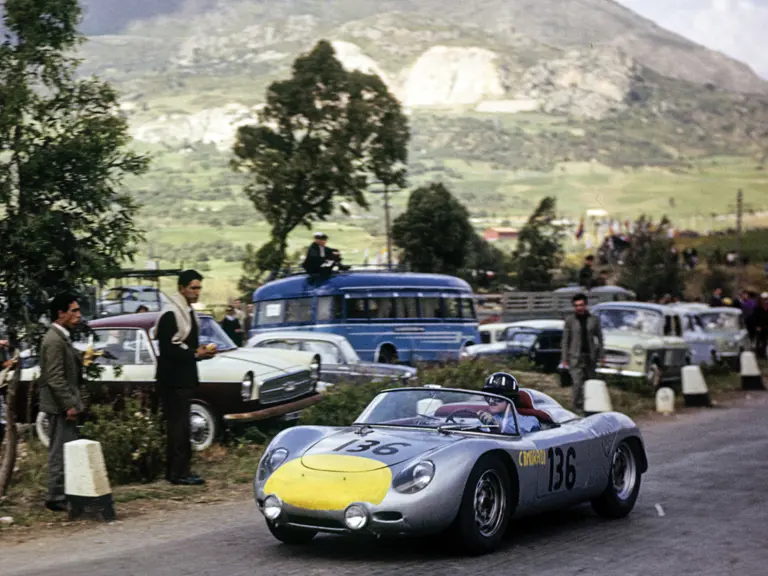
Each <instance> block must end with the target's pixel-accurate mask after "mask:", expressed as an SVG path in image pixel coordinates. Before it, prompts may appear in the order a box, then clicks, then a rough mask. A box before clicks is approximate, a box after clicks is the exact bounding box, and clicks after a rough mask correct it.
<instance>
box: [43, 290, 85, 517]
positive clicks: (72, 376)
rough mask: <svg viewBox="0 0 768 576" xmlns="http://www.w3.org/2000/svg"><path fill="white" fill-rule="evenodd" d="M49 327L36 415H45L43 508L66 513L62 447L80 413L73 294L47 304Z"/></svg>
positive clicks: (74, 430) (73, 433) (79, 359)
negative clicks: (45, 452) (44, 492)
mask: <svg viewBox="0 0 768 576" xmlns="http://www.w3.org/2000/svg"><path fill="white" fill-rule="evenodd" d="M49 312H50V315H51V316H50V317H51V319H52V320H53V324H51V327H50V328H49V329H48V332H46V334H45V336H44V337H43V343H42V346H41V347H40V411H41V412H45V413H46V414H47V415H48V423H49V431H48V434H49V444H48V496H47V498H46V501H45V507H46V508H48V509H49V510H51V511H53V512H65V511H66V510H67V503H66V496H65V494H64V444H66V443H67V442H71V441H72V440H77V417H78V415H79V414H81V413H82V412H83V410H84V409H85V407H84V406H83V400H82V398H81V397H80V383H81V379H82V374H83V364H82V362H83V358H82V354H81V353H80V352H78V351H77V350H75V348H73V346H72V338H71V334H70V333H71V331H72V330H73V329H74V328H75V327H76V326H77V325H78V324H79V323H80V306H79V304H78V303H77V297H76V296H74V295H73V294H59V295H58V296H56V297H55V298H54V299H53V300H52V301H51V306H50V310H49Z"/></svg>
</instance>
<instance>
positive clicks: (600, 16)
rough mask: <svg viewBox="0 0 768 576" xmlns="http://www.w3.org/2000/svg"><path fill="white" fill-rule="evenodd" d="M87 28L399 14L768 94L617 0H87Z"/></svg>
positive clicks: (728, 64)
mask: <svg viewBox="0 0 768 576" xmlns="http://www.w3.org/2000/svg"><path fill="white" fill-rule="evenodd" d="M83 4H84V6H85V10H86V17H85V20H84V30H86V31H87V32H88V33H90V34H104V33H107V34H114V33H116V32H118V31H123V32H126V31H131V30H135V29H136V28H137V27H139V28H140V27H142V25H144V24H145V23H151V22H155V23H157V24H159V25H160V26H161V28H162V31H163V34H165V35H167V36H168V37H171V38H172V37H174V36H175V35H177V34H178V33H179V32H180V31H183V30H184V28H185V25H186V24H187V23H189V22H190V21H191V20H194V19H195V18H196V17H199V16H200V15H206V17H213V18H215V17H216V15H219V16H221V15H227V17H232V18H235V21H234V22H233V23H234V24H242V25H243V27H244V28H245V27H247V26H249V25H258V24H260V23H261V22H263V21H265V20H277V19H283V18H287V17H289V16H296V15H309V16H312V17H313V19H314V20H315V21H316V22H317V24H318V26H319V27H334V26H337V25H339V24H343V23H344V22H348V21H351V20H357V19H362V18H365V17H369V16H373V15H377V14H382V13H386V12H392V11H400V12H405V13H416V14H421V15H424V16H426V17H428V18H434V17H436V16H437V17H439V18H440V19H443V20H447V21H449V22H452V23H454V24H458V25H461V26H463V27H467V26H475V27H477V28H479V29H480V30H482V31H483V32H484V33H491V34H494V35H501V36H504V35H505V34H508V33H510V32H511V31H516V32H517V33H519V34H522V35H525V36H527V37H529V38H531V39H532V40H534V41H536V42H539V43H543V44H550V45H553V46H558V47H562V48H573V47H579V48H584V47H586V46H589V45H594V44H608V45H612V46H616V47H618V48H620V49H621V50H622V51H624V52H625V53H627V54H628V55H629V56H631V57H633V58H634V59H636V60H637V61H638V62H640V63H641V64H643V65H645V66H648V67H649V68H651V69H652V70H655V71H656V72H658V73H660V74H663V75H665V76H670V77H672V78H680V79H684V80H689V81H691V82H696V83H700V84H704V83H713V84H715V85H717V86H719V87H721V88H724V89H727V90H735V91H746V92H768V83H767V82H765V81H764V80H762V79H760V78H759V77H758V76H757V75H756V74H755V73H754V72H753V71H752V70H751V69H750V68H749V67H748V66H746V65H745V64H743V63H740V62H737V61H735V60H733V59H731V58H729V57H727V56H725V55H723V54H720V53H718V52H713V51H711V50H709V49H707V48H704V47H702V46H699V45H697V44H695V43H693V42H690V41H688V40H686V39H684V38H683V37H681V36H679V35H677V34H674V33H672V32H670V31H668V30H665V29H662V28H660V27H659V26H657V25H656V24H654V23H653V22H651V21H650V20H647V19H645V18H643V17H641V16H639V15H637V14H635V13H634V12H632V11H631V10H629V9H628V8H625V7H623V6H621V5H619V4H617V3H616V2H613V0H287V1H278V0H132V1H131V2H123V1H121V0H85V1H84V2H83Z"/></svg>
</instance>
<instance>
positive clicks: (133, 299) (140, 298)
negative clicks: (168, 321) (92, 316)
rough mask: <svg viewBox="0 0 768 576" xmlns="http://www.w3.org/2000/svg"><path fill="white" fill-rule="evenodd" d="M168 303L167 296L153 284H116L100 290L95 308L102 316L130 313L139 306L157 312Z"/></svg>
mask: <svg viewBox="0 0 768 576" xmlns="http://www.w3.org/2000/svg"><path fill="white" fill-rule="evenodd" d="M169 303H170V300H169V298H168V297H167V296H166V295H165V294H163V292H161V291H160V290H158V289H157V288H155V287H154V286H116V287H115V288H108V289H106V290H104V291H103V292H102V294H101V299H100V300H99V302H98V306H97V308H98V315H99V316H101V317H104V316H117V315H120V314H132V313H134V312H136V310H138V309H139V306H145V307H146V308H147V310H148V311H149V312H157V311H158V310H161V309H163V308H164V307H165V306H166V305H167V304H169Z"/></svg>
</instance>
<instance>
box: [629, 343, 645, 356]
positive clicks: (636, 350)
mask: <svg viewBox="0 0 768 576" xmlns="http://www.w3.org/2000/svg"><path fill="white" fill-rule="evenodd" d="M632 354H634V355H635V356H640V355H642V354H645V348H643V347H642V346H640V344H635V345H634V346H632Z"/></svg>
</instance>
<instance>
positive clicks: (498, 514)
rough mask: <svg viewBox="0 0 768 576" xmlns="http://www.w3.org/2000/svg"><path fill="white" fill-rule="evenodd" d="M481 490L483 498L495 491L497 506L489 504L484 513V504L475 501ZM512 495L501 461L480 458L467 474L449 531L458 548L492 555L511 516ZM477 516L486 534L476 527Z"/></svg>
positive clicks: (496, 457) (491, 456)
mask: <svg viewBox="0 0 768 576" xmlns="http://www.w3.org/2000/svg"><path fill="white" fill-rule="evenodd" d="M499 488H500V489H501V493H500V494H498V490H499ZM481 490H483V491H485V495H484V496H483V498H488V497H489V490H495V491H497V496H496V499H497V502H491V510H486V507H487V505H486V503H485V500H480V501H478V497H480V496H481V495H480V494H478V492H479V491H481ZM511 491H512V482H511V480H510V478H509V472H507V468H506V467H505V466H504V463H503V462H502V461H501V458H499V457H498V456H495V455H493V454H486V455H485V456H483V457H481V458H480V459H479V460H478V461H477V463H476V464H475V466H474V468H472V472H471V473H470V474H469V478H468V479H467V484H466V486H465V487H464V493H463V494H462V496H461V504H460V506H459V513H458V514H457V515H456V519H455V520H454V521H453V525H452V526H451V528H450V531H451V532H452V536H453V539H454V541H455V543H456V545H457V546H458V547H460V548H461V549H462V550H463V551H464V552H466V553H467V554H471V555H479V554H486V553H488V552H492V551H493V550H495V549H496V548H497V547H498V546H499V544H500V543H501V540H502V539H503V538H504V534H505V532H506V530H507V525H508V524H509V518H510V516H511V515H512V510H510V502H511V501H512V498H511V495H512V492H511ZM498 506H500V509H498V508H497V507H498ZM478 515H480V518H482V519H483V520H488V522H487V524H490V525H489V526H487V529H486V530H485V531H484V530H482V529H481V527H480V525H479V521H478V519H477V518H478ZM484 532H485V533H484Z"/></svg>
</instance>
